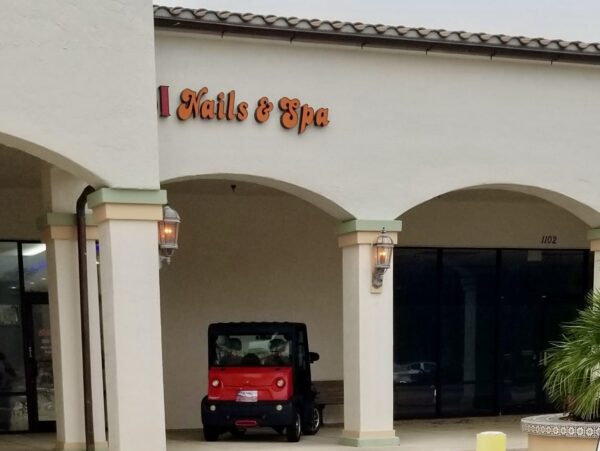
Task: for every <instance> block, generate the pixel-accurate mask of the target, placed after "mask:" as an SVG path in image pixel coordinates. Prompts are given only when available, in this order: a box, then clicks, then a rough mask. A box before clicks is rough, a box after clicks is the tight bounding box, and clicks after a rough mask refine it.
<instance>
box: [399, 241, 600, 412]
mask: <svg viewBox="0 0 600 451" xmlns="http://www.w3.org/2000/svg"><path fill="white" fill-rule="evenodd" d="M394 259H395V261H394V281H395V291H394V392H395V398H394V407H395V416H396V418H414V417H433V416H467V415H489V414H496V413H520V412H523V413H525V412H535V411H538V410H547V409H548V408H549V405H548V404H547V402H546V400H545V397H544V395H543V392H542V389H541V385H542V371H543V367H542V363H543V358H544V350H545V349H546V348H547V347H548V343H549V341H551V340H553V339H556V338H557V337H558V333H559V325H560V323H562V322H565V321H569V320H571V319H572V318H573V317H574V315H575V313H576V310H577V308H579V307H580V306H581V305H582V302H583V299H584V295H585V293H586V291H587V290H588V289H589V288H591V287H590V286H589V285H590V283H591V278H590V277H589V253H588V252H587V251H580V250H575V251H570V250H505V249H502V250H500V249H496V250H494V249H425V248H411V249H409V248H397V249H396V250H395V255H394Z"/></svg>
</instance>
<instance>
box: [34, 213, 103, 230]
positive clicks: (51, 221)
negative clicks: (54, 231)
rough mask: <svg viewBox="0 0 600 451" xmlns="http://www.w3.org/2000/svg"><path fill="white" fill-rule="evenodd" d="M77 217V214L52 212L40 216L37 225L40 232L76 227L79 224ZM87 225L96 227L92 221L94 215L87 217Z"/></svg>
mask: <svg viewBox="0 0 600 451" xmlns="http://www.w3.org/2000/svg"><path fill="white" fill-rule="evenodd" d="M75 216H76V215H75V213H57V212H53V211H51V212H49V213H46V214H45V215H43V216H40V217H39V218H38V219H37V221H36V225H37V228H38V230H42V229H45V228H46V227H51V226H75V225H76V223H77V218H76V217H75ZM85 223H86V224H87V225H91V226H93V225H96V224H95V223H94V220H93V219H92V215H85Z"/></svg>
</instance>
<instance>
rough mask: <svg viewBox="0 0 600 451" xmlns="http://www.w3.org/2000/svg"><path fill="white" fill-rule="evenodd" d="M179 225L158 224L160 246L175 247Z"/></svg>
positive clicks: (168, 222) (163, 222)
mask: <svg viewBox="0 0 600 451" xmlns="http://www.w3.org/2000/svg"><path fill="white" fill-rule="evenodd" d="M178 229H179V224H178V223H177V222H174V221H169V220H166V221H159V222H158V239H159V242H160V244H161V246H166V247H177V233H178Z"/></svg>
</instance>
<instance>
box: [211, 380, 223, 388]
mask: <svg viewBox="0 0 600 451" xmlns="http://www.w3.org/2000/svg"><path fill="white" fill-rule="evenodd" d="M210 385H212V386H213V387H215V388H217V387H219V386H220V385H221V381H220V380H219V379H213V380H212V381H211V383H210Z"/></svg>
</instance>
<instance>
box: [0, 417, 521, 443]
mask: <svg viewBox="0 0 600 451" xmlns="http://www.w3.org/2000/svg"><path fill="white" fill-rule="evenodd" d="M520 419H521V417H520V416H504V417H489V418H458V419H444V420H410V421H399V422H397V423H396V425H395V428H396V432H397V433H398V436H399V437H400V445H399V446H393V447H383V448H361V449H363V450H367V451H375V450H378V451H389V450H394V451H474V449H475V435H476V434H477V432H482V431H491V430H494V431H502V432H505V433H506V434H507V435H508V449H509V450H513V451H517V450H519V451H520V450H525V449H526V448H527V436H526V434H524V433H523V432H521V429H520ZM340 434H341V428H340V427H336V426H326V427H323V428H322V429H321V431H319V433H318V434H317V435H316V436H313V437H302V439H301V441H300V443H287V442H286V441H285V437H283V436H280V435H278V434H276V433H275V432H272V431H270V430H257V431H249V433H248V434H247V435H246V437H244V438H243V439H241V440H237V439H234V438H233V437H232V436H231V435H229V434H227V435H223V436H222V439H221V440H219V441H218V442H213V443H207V442H204V441H203V440H202V432H201V431H200V430H185V431H169V432H168V433H167V448H168V451H202V450H223V451H233V450H235V451H268V450H292V449H297V448H301V449H311V450H315V451H317V450H319V451H334V450H335V451H343V450H348V449H351V448H348V447H346V446H340V445H338V444H337V440H338V438H339V436H340ZM53 448H54V435H53V434H19V435H0V451H40V450H44V451H50V450H52V449H53Z"/></svg>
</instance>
